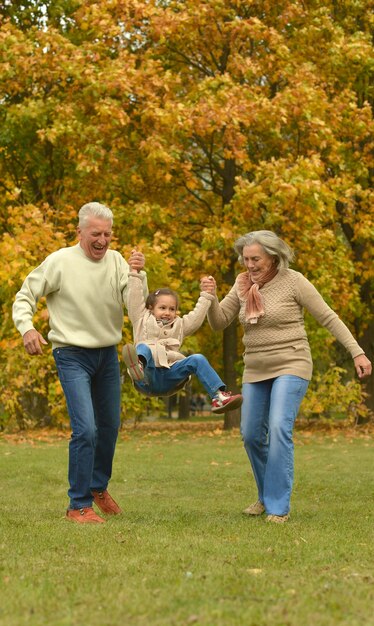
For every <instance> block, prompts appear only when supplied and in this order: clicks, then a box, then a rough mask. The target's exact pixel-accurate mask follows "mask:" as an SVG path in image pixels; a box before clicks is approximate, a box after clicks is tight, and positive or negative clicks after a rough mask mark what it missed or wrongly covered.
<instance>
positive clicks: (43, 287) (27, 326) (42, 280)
mask: <svg viewBox="0 0 374 626" xmlns="http://www.w3.org/2000/svg"><path fill="white" fill-rule="evenodd" d="M48 263H49V257H47V258H46V259H45V260H44V261H43V263H41V264H40V265H39V266H38V267H36V268H35V269H34V270H32V271H31V272H30V274H29V275H28V276H27V277H26V278H25V280H24V282H23V284H22V287H21V289H20V290H19V291H18V293H17V294H16V297H15V301H14V304H13V310H12V313H13V321H14V324H15V326H16V328H17V330H18V331H19V332H20V333H21V335H22V336H23V335H24V334H25V333H27V331H29V330H31V329H32V328H34V325H33V321H32V320H33V317H34V314H35V312H36V307H37V304H38V301H39V300H40V298H42V297H43V296H46V295H48V294H49V293H52V291H53V290H54V288H53V286H52V285H50V284H49V282H48V280H47V268H48Z"/></svg>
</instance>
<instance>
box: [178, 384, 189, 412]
mask: <svg viewBox="0 0 374 626" xmlns="http://www.w3.org/2000/svg"><path fill="white" fill-rule="evenodd" d="M190 403H191V386H190V385H186V387H185V388H184V390H183V392H181V393H180V394H179V404H178V419H180V420H186V419H188V418H189V417H190Z"/></svg>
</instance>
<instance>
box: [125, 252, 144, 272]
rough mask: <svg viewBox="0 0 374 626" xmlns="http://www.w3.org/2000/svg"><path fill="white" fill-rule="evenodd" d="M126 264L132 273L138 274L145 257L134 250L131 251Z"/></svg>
mask: <svg viewBox="0 0 374 626" xmlns="http://www.w3.org/2000/svg"><path fill="white" fill-rule="evenodd" d="M128 263H129V265H130V269H131V270H132V271H133V272H140V270H142V269H143V267H144V265H145V256H144V254H143V253H142V252H139V251H138V250H136V249H134V250H131V256H130V258H129V261H128Z"/></svg>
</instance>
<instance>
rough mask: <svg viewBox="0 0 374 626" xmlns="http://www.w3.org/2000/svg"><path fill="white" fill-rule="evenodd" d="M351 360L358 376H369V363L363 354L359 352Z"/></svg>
mask: <svg viewBox="0 0 374 626" xmlns="http://www.w3.org/2000/svg"><path fill="white" fill-rule="evenodd" d="M353 362H354V364H355V368H356V372H357V376H358V377H359V378H366V377H367V376H370V374H371V371H372V368H371V363H370V361H369V359H368V358H367V357H366V356H365V355H364V354H360V355H359V356H356V357H355V358H354V359H353Z"/></svg>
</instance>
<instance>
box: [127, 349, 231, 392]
mask: <svg viewBox="0 0 374 626" xmlns="http://www.w3.org/2000/svg"><path fill="white" fill-rule="evenodd" d="M136 352H137V354H138V356H142V357H143V358H144V359H145V361H146V363H147V364H146V367H145V369H144V380H143V381H141V382H135V386H136V387H139V388H140V389H141V390H142V392H143V393H145V394H147V393H151V394H156V393H157V394H158V395H160V396H162V395H163V394H164V393H167V392H168V391H170V390H172V389H174V388H175V387H176V386H177V384H178V383H181V382H182V381H183V380H185V379H186V378H188V377H189V375H190V374H195V375H196V376H197V378H198V379H199V380H200V382H201V384H202V385H203V387H204V388H205V390H206V392H207V393H208V394H209V395H210V397H211V398H213V396H214V395H215V394H216V392H217V391H218V389H225V387H226V385H225V383H224V382H223V381H222V380H221V379H220V377H219V376H218V374H217V373H216V371H215V370H214V369H213V368H212V366H211V365H210V363H209V361H208V359H206V358H205V356H203V355H202V354H192V355H191V356H187V357H186V358H185V359H182V360H181V361H176V362H175V363H173V365H172V366H171V367H170V368H168V367H156V366H155V362H154V360H153V356H152V352H151V350H150V348H149V347H148V346H147V345H145V344H144V343H140V344H138V345H137V346H136Z"/></svg>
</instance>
